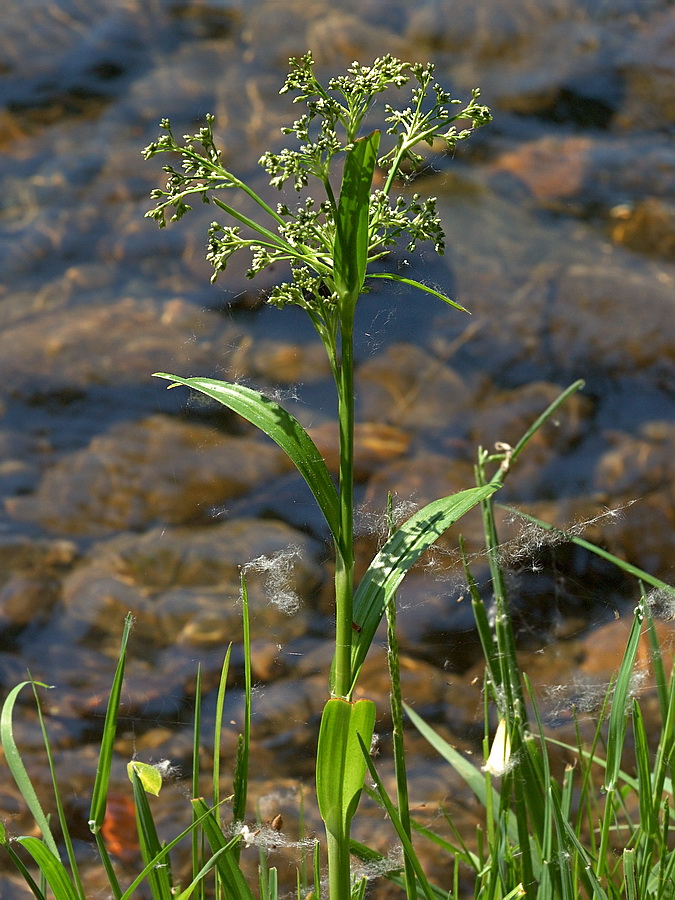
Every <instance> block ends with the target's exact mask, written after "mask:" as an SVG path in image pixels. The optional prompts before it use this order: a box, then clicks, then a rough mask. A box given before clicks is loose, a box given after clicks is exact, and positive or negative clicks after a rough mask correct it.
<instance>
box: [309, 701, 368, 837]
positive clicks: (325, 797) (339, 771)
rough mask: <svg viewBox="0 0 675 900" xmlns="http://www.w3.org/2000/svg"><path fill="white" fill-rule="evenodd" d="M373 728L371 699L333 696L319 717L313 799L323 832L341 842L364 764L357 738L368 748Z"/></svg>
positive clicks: (355, 804)
mask: <svg viewBox="0 0 675 900" xmlns="http://www.w3.org/2000/svg"><path fill="white" fill-rule="evenodd" d="M374 727H375V704H374V703H373V701H372V700H357V701H356V702H354V703H351V702H349V701H348V700H343V699H342V698H339V697H334V698H333V699H332V700H329V701H328V702H327V703H326V705H325V707H324V710H323V715H322V717H321V728H320V729H319V746H318V749H317V754H316V798H317V801H318V803H319V811H320V813H321V818H322V819H323V821H324V824H325V826H326V831H328V832H329V833H330V834H332V835H333V836H334V837H335V838H336V839H338V840H343V839H345V838H346V836H347V835H348V834H349V823H350V822H351V820H352V818H353V816H354V813H355V812H356V807H357V806H358V802H359V797H360V796H361V791H362V790H363V779H364V778H365V774H366V762H365V760H364V758H363V755H362V753H361V748H360V746H359V737H360V738H361V740H363V741H364V743H367V745H368V746H370V741H371V739H372V737H373V728H374Z"/></svg>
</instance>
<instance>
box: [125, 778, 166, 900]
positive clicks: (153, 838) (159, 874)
mask: <svg viewBox="0 0 675 900" xmlns="http://www.w3.org/2000/svg"><path fill="white" fill-rule="evenodd" d="M129 774H130V778H131V783H132V785H133V790H134V806H135V807H136V827H137V828H138V840H139V843H140V846H141V855H142V857H143V862H144V863H145V865H146V866H148V865H149V864H150V863H153V866H152V869H151V870H150V871H149V872H148V885H149V886H150V892H151V893H152V897H153V900H172V898H173V891H172V885H171V871H170V869H169V865H168V857H166V858H165V859H163V860H162V862H161V863H159V862H157V857H158V856H159V855H160V854H161V852H162V845H161V844H160V842H159V838H158V837H157V829H156V828H155V821H154V819H153V817H152V812H151V810H150V804H149V803H148V798H147V796H146V793H145V790H144V788H143V785H142V783H141V779H140V778H139V777H138V773H137V772H136V769H135V768H133V767H132V768H131V769H130V772H129Z"/></svg>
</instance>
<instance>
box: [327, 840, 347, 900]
mask: <svg viewBox="0 0 675 900" xmlns="http://www.w3.org/2000/svg"><path fill="white" fill-rule="evenodd" d="M326 846H327V849H328V896H329V897H330V900H349V897H350V896H351V882H352V873H351V858H350V851H349V837H348V836H347V837H336V836H335V835H334V834H331V833H330V832H326Z"/></svg>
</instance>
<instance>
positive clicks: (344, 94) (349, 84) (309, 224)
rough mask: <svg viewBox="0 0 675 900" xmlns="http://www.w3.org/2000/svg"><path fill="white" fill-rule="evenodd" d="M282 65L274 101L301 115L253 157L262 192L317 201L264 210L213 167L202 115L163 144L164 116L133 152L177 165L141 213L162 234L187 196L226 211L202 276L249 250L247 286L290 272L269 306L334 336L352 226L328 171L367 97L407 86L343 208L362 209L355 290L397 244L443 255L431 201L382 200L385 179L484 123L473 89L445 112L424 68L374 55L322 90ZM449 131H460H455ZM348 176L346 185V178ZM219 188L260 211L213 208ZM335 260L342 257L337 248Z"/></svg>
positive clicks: (348, 145) (446, 100) (345, 147)
mask: <svg viewBox="0 0 675 900" xmlns="http://www.w3.org/2000/svg"><path fill="white" fill-rule="evenodd" d="M290 63H291V68H290V73H289V75H288V77H287V79H286V82H285V84H284V86H283V87H282V89H281V93H287V92H293V93H295V94H296V96H295V98H294V102H296V103H303V104H304V105H305V108H306V111H305V112H304V113H303V114H302V115H301V116H300V117H299V118H298V119H297V120H296V121H295V122H294V123H293V124H292V125H291V126H289V127H287V128H284V129H282V132H283V133H284V134H286V135H292V136H293V137H294V138H295V140H296V142H297V146H295V147H285V148H283V149H282V150H281V151H280V152H278V153H272V152H268V153H265V154H264V155H263V156H262V157H261V159H260V164H261V165H262V166H263V168H264V169H265V171H266V172H267V174H268V175H269V177H270V184H271V185H272V186H274V187H276V188H278V189H282V188H283V187H284V186H285V185H286V183H287V182H288V181H290V182H292V184H293V186H294V188H295V190H296V191H298V192H300V191H303V192H306V190H307V189H308V188H311V189H312V190H313V188H314V186H318V188H319V190H320V197H318V198H317V197H305V198H304V199H303V201H302V202H301V203H299V204H298V205H296V206H295V208H291V205H289V204H287V203H282V204H280V205H279V206H277V207H276V209H274V208H272V207H271V206H269V205H268V204H267V203H266V202H265V201H264V200H263V198H262V197H260V196H259V195H258V194H256V193H255V192H254V191H253V190H252V189H251V188H250V187H249V186H248V185H246V184H245V183H244V182H242V181H241V180H240V179H238V178H237V177H236V176H235V175H233V174H232V173H231V172H230V171H229V170H228V169H226V168H225V166H224V164H223V159H222V153H221V151H220V150H219V149H218V147H217V146H216V143H215V140H214V135H213V121H214V119H213V116H210V115H209V116H207V118H206V124H205V125H204V126H203V127H202V128H201V129H200V130H199V131H198V132H197V133H196V134H194V135H185V136H184V138H183V143H182V144H180V143H179V142H178V141H177V140H176V139H175V137H174V135H173V133H172V131H171V126H170V123H169V122H168V120H163V121H162V123H161V124H162V129H163V132H164V133H163V134H162V135H161V136H160V137H159V138H158V139H157V141H155V142H154V143H152V144H150V145H149V146H148V147H147V148H146V149H145V151H144V155H145V157H146V158H150V157H153V156H155V155H156V154H159V153H175V154H178V155H179V156H180V157H181V163H182V164H181V167H180V168H177V167H173V166H170V165H169V166H165V167H164V171H165V172H166V173H167V175H168V179H167V183H166V187H165V189H164V190H156V191H153V193H152V198H153V199H154V200H156V201H158V202H157V205H156V206H155V208H154V209H152V210H150V211H149V212H148V213H147V214H146V215H147V216H149V217H150V218H153V219H155V220H156V221H157V222H158V223H159V225H160V227H163V226H164V225H165V224H166V214H167V211H168V212H170V213H171V216H170V221H176V220H178V219H180V218H181V217H182V216H183V215H184V214H185V213H186V212H187V211H188V210H189V209H190V206H189V204H188V202H187V201H188V200H189V198H190V197H191V195H194V194H196V195H197V196H199V197H200V199H201V200H202V201H203V202H205V203H209V202H213V203H214V205H216V206H217V207H219V208H220V209H221V210H223V211H224V212H225V213H226V214H227V217H228V219H229V221H228V223H227V224H226V225H221V224H219V223H218V222H214V223H212V225H211V227H210V228H209V235H208V251H207V259H208V260H209V262H210V263H211V264H212V266H213V270H214V275H213V279H212V280H215V278H216V277H217V276H218V274H219V273H221V272H223V271H225V269H226V268H227V265H228V263H229V261H230V259H231V258H232V256H233V255H234V254H235V253H237V252H238V251H239V250H243V249H246V250H248V252H249V253H250V254H251V264H250V266H249V269H248V272H247V274H248V276H249V277H250V278H253V277H254V276H255V275H257V274H258V273H259V272H261V271H262V270H263V269H265V268H267V267H268V266H271V265H273V264H277V263H279V262H284V263H286V264H287V265H289V266H290V270H291V281H290V282H287V283H284V284H282V285H279V286H277V287H276V288H275V289H274V290H273V291H272V293H271V296H270V297H269V299H270V302H272V303H274V304H275V305H278V306H283V305H284V304H285V303H294V304H298V305H300V306H302V307H303V308H305V309H307V310H308V311H310V313H311V314H312V318H313V320H314V322H315V325H316V326H317V328H318V329H319V331H320V333H322V337H325V333H324V329H325V328H328V330H331V331H334V330H335V329H334V325H332V324H331V317H332V316H333V315H334V313H335V298H336V293H339V291H338V290H337V287H336V285H338V284H340V283H341V280H340V277H341V276H340V272H337V271H336V269H335V266H336V265H337V263H336V259H337V257H338V256H340V254H339V253H336V252H335V250H336V246H337V243H338V240H339V235H338V231H339V227H338V225H339V224H340V225H342V227H343V228H344V226H345V222H346V221H347V220H348V219H349V217H350V216H351V217H352V225H353V223H354V222H355V221H356V219H355V218H354V217H357V218H358V216H359V215H360V213H359V212H358V210H357V209H354V210H351V209H350V210H347V211H345V208H342V205H343V204H344V206H347V205H348V203H349V202H352V201H353V195H354V189H353V181H352V184H351V185H350V190H351V194H350V195H349V196H348V197H347V199H346V200H345V199H344V195H345V193H349V192H348V191H347V192H346V191H345V188H344V182H343V191H342V192H341V193H340V194H339V195H338V196H336V195H335V193H334V188H333V185H334V183H335V181H336V178H337V177H338V175H339V172H340V167H343V169H345V170H346V163H345V160H346V159H347V158H348V156H349V154H350V152H352V151H353V150H354V149H355V148H356V147H357V144H358V142H359V137H360V134H361V130H362V125H363V122H364V120H365V117H366V115H367V114H368V112H369V110H370V109H371V107H372V105H373V103H374V102H375V101H376V99H377V97H378V95H379V94H381V93H383V92H385V91H387V90H389V89H400V88H402V87H404V86H405V85H406V84H407V83H408V82H409V81H410V80H411V79H412V81H413V83H414V87H413V90H412V94H411V104H410V105H409V106H407V107H406V108H404V109H398V108H396V107H394V106H393V105H391V104H386V105H385V108H384V109H385V122H386V123H387V125H388V126H389V127H388V129H387V131H386V135H389V136H391V137H393V138H394V139H395V140H394V141H393V142H391V141H390V146H389V147H388V148H385V152H384V153H383V155H381V156H380V157H379V159H377V166H378V167H379V171H380V173H381V174H380V175H378V176H377V179H378V180H379V181H380V182H383V186H382V187H380V188H379V189H377V190H372V189H371V191H370V194H369V199H368V195H367V194H364V195H359V198H358V200H357V201H353V202H354V203H356V205H357V206H358V204H362V206H363V211H365V207H366V206H367V220H364V221H365V223H366V224H365V225H363V223H362V227H361V230H360V231H358V229H357V231H358V234H361V235H363V234H365V236H366V238H367V244H365V245H364V246H360V247H359V248H356V247H355V253H356V254H357V255H359V254H360V255H361V257H362V258H363V259H365V274H364V280H363V283H362V284H361V290H362V291H365V290H367V280H368V279H369V278H371V277H394V276H384V275H383V274H382V273H381V272H380V273H371V272H369V271H368V266H369V265H370V264H371V263H373V262H375V261H376V260H380V259H382V258H383V257H384V256H386V255H387V253H388V252H389V251H390V250H391V248H392V247H393V246H395V245H397V244H398V243H399V242H400V240H401V239H402V238H403V239H406V240H407V250H408V251H409V252H412V251H414V250H415V248H416V247H417V245H418V244H419V243H420V242H423V241H431V242H432V243H433V245H434V248H435V249H436V251H437V252H438V253H442V252H443V249H444V234H443V229H442V226H441V222H440V219H439V217H438V214H437V212H436V203H435V199H434V198H427V199H424V200H422V199H421V198H420V196H419V195H418V194H414V195H412V196H409V195H408V196H405V195H402V196H398V197H395V198H392V197H391V194H392V191H393V188H394V185H395V184H396V183H397V180H398V181H401V182H405V181H407V180H409V178H410V176H411V174H412V173H414V172H415V171H417V170H418V169H419V168H420V167H421V165H422V163H423V159H422V157H421V155H420V154H419V153H418V152H417V151H416V149H415V148H417V147H418V145H420V144H422V143H425V144H428V145H433V144H434V142H438V141H440V142H442V143H443V144H444V145H445V146H446V147H447V148H449V149H452V148H453V147H454V145H455V143H456V142H457V141H461V140H464V139H465V138H466V137H468V136H469V134H470V133H471V131H472V130H473V129H474V128H475V127H477V126H480V125H483V124H485V123H486V122H488V121H489V120H490V113H489V110H488V109H487V107H485V106H482V105H481V104H480V103H479V99H478V98H479V92H478V91H474V93H473V96H472V99H471V100H470V102H469V103H468V105H466V106H465V107H463V108H461V109H460V110H459V111H457V112H454V111H453V112H452V113H451V109H450V108H451V107H452V106H456V105H458V104H459V101H457V100H452V99H451V97H450V95H449V94H448V93H447V92H446V91H445V90H443V89H442V88H441V87H440V86H439V85H438V84H436V83H435V82H434V80H433V72H434V69H433V66H432V65H424V66H423V65H420V64H412V65H411V64H409V63H404V62H401V61H400V60H398V59H396V58H395V57H393V56H390V55H387V56H383V57H381V58H378V59H376V60H375V61H374V63H373V64H372V66H365V65H361V64H359V63H353V64H352V65H351V66H350V67H349V68H348V70H347V73H346V74H345V75H343V76H340V77H336V78H332V79H330V80H329V81H328V83H327V86H326V87H324V86H323V85H322V84H321V83H320V82H319V81H318V79H317V77H316V75H315V73H314V60H313V59H312V55H311V53H307V54H305V55H304V56H302V57H299V58H297V59H292V60H291V61H290ZM459 105H460V106H461V104H459ZM456 123H460V124H463V126H464V127H461V128H458V125H457V124H456ZM378 143H379V141H378ZM369 165H370V168H369V169H368V170H367V171H365V170H364V177H366V178H367V179H368V184H369V185H372V182H373V180H374V178H375V170H374V168H373V166H374V158H373V161H372V163H370V164H369ZM351 177H352V179H354V175H353V173H352V175H351ZM227 189H229V190H232V189H236V190H239V191H242V192H244V193H245V194H247V195H248V197H249V198H250V199H251V200H252V201H253V202H254V204H255V205H256V206H257V209H258V211H259V213H260V215H259V216H257V217H256V218H250V217H249V216H247V215H245V214H244V213H242V212H241V211H240V209H239V208H238V207H234V206H232V205H229V204H227V203H225V202H224V201H223V200H222V199H221V195H222V192H223V191H225V190H227ZM364 215H365V212H364ZM352 225H350V226H349V227H352ZM366 226H367V227H366ZM354 227H355V228H356V226H355V225H354ZM357 231H355V232H354V234H357ZM359 240H361V238H359ZM340 253H341V257H340V258H341V259H342V260H343V261H344V245H342V246H341V247H340ZM414 284H416V283H414ZM417 286H418V287H422V288H423V289H426V288H425V287H424V286H423V285H419V284H417Z"/></svg>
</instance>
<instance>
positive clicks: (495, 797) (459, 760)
mask: <svg viewBox="0 0 675 900" xmlns="http://www.w3.org/2000/svg"><path fill="white" fill-rule="evenodd" d="M403 708H404V709H405V711H406V713H407V715H408V716H409V718H410V721H411V722H412V723H413V725H414V726H415V728H416V729H417V730H418V731H419V733H420V734H421V735H422V737H423V738H425V739H426V740H427V741H428V742H429V744H431V746H432V747H433V748H434V750H436V752H437V753H438V754H439V755H440V756H441V757H442V758H443V759H444V760H445V761H446V762H448V763H450V765H451V766H452V768H453V769H454V770H455V772H457V774H458V775H460V776H461V777H462V778H463V779H464V781H465V782H466V784H467V785H468V786H469V787H470V788H471V790H472V791H473V792H474V794H475V795H476V797H477V798H478V799H479V800H480V802H481V803H482V804H483V806H484V807H485V808H486V809H487V806H488V797H487V789H486V784H485V777H484V775H483V773H482V772H481V771H480V770H479V769H477V768H476V766H474V765H473V763H470V762H469V761H468V760H467V759H465V758H464V757H463V756H462V754H461V753H458V752H457V750H455V748H454V747H451V746H450V744H448V742H447V741H446V740H444V739H443V738H442V737H441V736H440V735H439V734H436V732H435V731H434V730H433V728H431V727H430V726H429V725H427V723H426V722H425V721H424V719H422V718H421V717H420V716H418V715H417V713H416V712H415V710H414V709H411V708H410V707H409V706H408V705H407V704H405V703H404V704H403ZM492 805H493V808H494V810H495V816H497V810H498V809H499V793H498V792H497V791H496V790H495V789H494V788H492ZM507 833H508V836H509V838H510V839H511V840H512V841H514V842H517V841H518V831H517V830H516V827H515V823H514V822H513V820H511V821H510V822H509V827H508V832H507Z"/></svg>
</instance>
